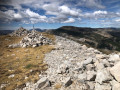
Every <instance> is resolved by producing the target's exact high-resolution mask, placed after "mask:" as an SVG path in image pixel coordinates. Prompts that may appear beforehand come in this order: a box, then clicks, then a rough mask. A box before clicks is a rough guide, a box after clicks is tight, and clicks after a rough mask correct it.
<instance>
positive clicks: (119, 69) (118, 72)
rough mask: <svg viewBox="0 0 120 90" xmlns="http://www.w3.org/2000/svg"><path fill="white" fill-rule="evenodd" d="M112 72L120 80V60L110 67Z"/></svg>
mask: <svg viewBox="0 0 120 90" xmlns="http://www.w3.org/2000/svg"><path fill="white" fill-rule="evenodd" d="M110 73H111V74H112V75H113V76H114V77H115V79H116V80H117V81H118V82H120V62H118V63H117V64H116V65H115V66H114V67H112V68H111V69H110Z"/></svg>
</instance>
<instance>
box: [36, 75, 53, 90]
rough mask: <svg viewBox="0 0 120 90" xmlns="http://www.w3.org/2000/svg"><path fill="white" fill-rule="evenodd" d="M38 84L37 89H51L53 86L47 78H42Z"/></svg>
mask: <svg viewBox="0 0 120 90" xmlns="http://www.w3.org/2000/svg"><path fill="white" fill-rule="evenodd" d="M37 83H38V86H37V87H38V88H41V89H43V88H46V87H49V86H50V85H51V84H50V81H49V80H48V79H47V78H46V77H43V78H41V79H40V80H39V81H38V82H37Z"/></svg>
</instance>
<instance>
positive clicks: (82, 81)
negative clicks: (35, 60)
mask: <svg viewBox="0 0 120 90" xmlns="http://www.w3.org/2000/svg"><path fill="white" fill-rule="evenodd" d="M55 48H56V49H55V50H53V51H51V52H50V53H48V54H46V56H45V63H47V64H48V69H47V71H45V72H44V73H43V74H40V75H39V76H40V80H39V81H38V82H37V83H35V84H33V83H29V82H28V83H26V87H25V88H24V89H23V90H39V89H40V90H54V89H58V90H119V89H120V74H119V71H120V54H110V55H106V54H103V53H101V52H100V51H98V50H96V49H94V48H87V47H86V46H85V45H81V44H78V43H76V42H74V41H71V40H68V39H65V38H62V37H58V36H56V45H55Z"/></svg>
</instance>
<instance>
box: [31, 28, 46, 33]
mask: <svg viewBox="0 0 120 90" xmlns="http://www.w3.org/2000/svg"><path fill="white" fill-rule="evenodd" d="M31 30H33V29H30V31H31ZM35 30H36V31H39V32H45V29H40V28H35Z"/></svg>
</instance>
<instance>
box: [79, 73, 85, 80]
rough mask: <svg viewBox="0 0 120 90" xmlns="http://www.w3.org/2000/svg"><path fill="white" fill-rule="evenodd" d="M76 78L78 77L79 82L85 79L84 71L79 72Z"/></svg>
mask: <svg viewBox="0 0 120 90" xmlns="http://www.w3.org/2000/svg"><path fill="white" fill-rule="evenodd" d="M78 79H79V80H80V81H81V82H84V81H85V80H87V75H86V73H83V74H79V75H78Z"/></svg>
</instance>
